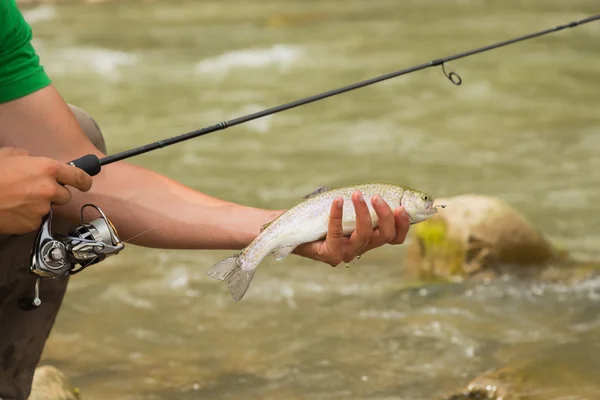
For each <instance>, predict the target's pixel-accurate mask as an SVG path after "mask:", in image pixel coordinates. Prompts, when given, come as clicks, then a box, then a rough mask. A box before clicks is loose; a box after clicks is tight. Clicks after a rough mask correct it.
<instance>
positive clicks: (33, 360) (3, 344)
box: [0, 106, 106, 400]
mask: <svg viewBox="0 0 600 400" xmlns="http://www.w3.org/2000/svg"><path fill="white" fill-rule="evenodd" d="M70 107H71V110H72V111H73V112H74V113H75V116H76V118H77V120H78V122H79V124H80V126H81V127H82V128H83V130H84V132H85V133H86V135H87V136H88V137H89V138H90V140H91V141H92V143H94V145H95V146H96V147H97V148H98V149H99V150H100V151H102V152H104V153H106V145H105V143H104V138H103V136H102V133H101V131H100V128H99V127H98V125H97V124H96V122H95V121H94V120H93V119H92V118H91V117H90V116H89V115H88V114H87V113H85V112H84V111H82V110H80V109H78V108H76V107H74V106H70ZM52 226H53V232H66V231H68V230H70V229H71V228H73V226H70V225H68V224H67V223H66V222H65V221H61V220H60V219H58V218H54V220H53V224H52ZM36 234H37V232H33V233H30V234H27V235H22V236H0V400H26V399H27V398H28V397H29V393H30V391H31V383H32V380H33V373H34V371H35V368H36V366H37V364H38V362H39V360H40V356H41V354H42V350H43V349H44V344H45V342H46V339H47V338H48V335H49V334H50V330H51V329H52V325H53V324H54V321H55V319H56V315H57V313H58V310H59V308H60V305H61V302H62V299H63V296H64V294H65V291H66V289H67V283H68V278H67V277H63V278H57V279H52V280H50V279H46V280H43V281H42V282H41V284H40V298H41V300H42V304H41V306H40V307H39V308H37V309H32V310H29V311H25V310H23V309H21V308H20V307H19V305H18V302H19V300H20V299H31V298H32V296H33V289H34V283H35V276H34V275H33V274H31V273H30V272H29V271H28V267H29V263H30V254H31V250H32V248H33V243H34V240H35V237H36Z"/></svg>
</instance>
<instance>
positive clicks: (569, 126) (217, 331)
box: [23, 0, 600, 400]
mask: <svg viewBox="0 0 600 400" xmlns="http://www.w3.org/2000/svg"><path fill="white" fill-rule="evenodd" d="M23 9H24V11H25V13H26V17H27V19H28V20H29V21H30V22H31V24H32V27H33V29H34V35H35V45H36V48H37V49H38V51H39V53H40V55H41V58H42V62H43V64H44V65H45V67H46V69H47V71H48V73H49V74H50V75H51V77H52V79H53V80H54V82H55V84H56V86H57V87H58V88H59V90H60V91H61V93H62V95H63V96H64V97H65V99H66V100H67V101H68V102H70V103H73V104H76V105H78V106H79V107H82V108H84V109H86V110H87V111H88V112H90V113H91V114H92V115H93V116H94V117H95V118H96V120H97V121H98V122H99V124H100V126H101V127H102V129H103V132H104V135H105V137H106V139H107V143H108V148H109V152H110V153H115V152H118V151H122V150H126V149H129V148H131V147H135V146H139V145H142V144H145V143H148V142H151V141H155V140H158V139H162V138H165V137H170V136H175V135H178V134H180V133H185V132H188V131H191V130H195V129H198V128H201V127H204V126H208V125H212V124H214V123H217V122H219V121H221V120H224V119H229V118H233V117H237V116H241V115H244V114H247V113H250V112H253V111H257V110H259V109H262V108H267V107H270V106H274V105H277V104H280V103H284V102H288V101H291V100H295V99H298V98H301V97H304V96H308V95H311V94H315V93H319V92H322V91H325V90H328V89H333V88H336V87H339V86H342V85H345V84H349V83H352V82H355V81H358V80H362V79H367V78H370V77H373V76H377V75H380V74H383V73H387V72H391V71H394V70H398V69H402V68H406V67H409V66H411V65H414V64H420V63H422V62H426V61H429V60H432V59H435V58H440V57H444V56H448V55H451V54H454V53H457V52H460V51H464V50H468V49H471V48H474V47H479V46H482V45H487V44H490V43H493V42H497V41H500V40H504V39H508V38H511V37H514V36H518V35H522V34H526V33H529V32H533V31H537V30H542V29H546V28H549V27H552V26H555V25H558V24H562V23H565V22H569V21H572V20H575V19H579V18H584V17H586V16H588V15H591V14H594V13H597V12H598V7H597V2H595V1H591V0H586V1H584V0H571V1H568V2H567V1H564V0H544V1H542V0H529V1H517V0H505V1H502V2H500V1H484V0H480V1H475V0H449V1H441V0H437V1H436V0H405V1H402V2H400V1H393V0H373V1H357V0H344V1H341V0H319V1H315V0H312V1H307V0H287V1H282V0H264V1H260V2H259V1H255V2H243V1H239V0H218V1H217V0H208V1H189V0H188V1H183V0H182V1H161V2H141V1H119V2H108V3H94V4H80V3H78V2H77V3H65V4H57V5H40V6H27V7H25V6H24V7H23ZM599 41H600V23H592V24H588V25H585V26H582V27H579V28H577V29H568V30H564V31H561V32H559V33H556V34H552V35H548V36H544V37H542V38H537V39H534V40H530V41H526V42H521V43H518V44H515V45H512V46H509V47H505V48H502V49H497V50H493V51H490V52H486V53H483V54H479V55H476V56H473V57H469V58H466V59H462V60H458V61H454V62H451V63H449V64H448V65H447V68H448V69H449V70H452V71H454V72H456V73H458V74H459V75H460V77H461V78H462V80H463V83H462V85H461V86H455V85H453V84H452V83H451V82H449V81H448V80H447V79H446V77H445V76H444V74H443V72H442V70H441V68H439V67H438V68H429V69H426V70H424V71H419V72H415V73H412V74H409V75H406V76H402V77H399V78H396V79H393V80H390V81H387V82H384V83H381V84H377V85H374V86H370V87H367V88H363V89H360V90H356V91H353V92H351V93H346V94H344V95H341V96H337V97H334V98H330V99H327V100H324V101H321V102H318V103H313V104H311V105H307V106H304V107H300V108H296V109H293V110H289V111H286V112H283V113H279V114H277V115H274V116H271V117H266V118H263V119H259V120H256V121H253V122H251V123H248V124H244V125H241V126H237V127H233V128H230V129H227V130H225V131H221V132H218V133H213V134H211V135H208V136H204V137H202V138H198V139H195V140H193V141H189V142H187V143H185V144H180V145H175V146H171V147H168V148H165V149H162V150H160V151H155V152H152V153H149V154H146V155H142V156H139V157H137V158H135V159H132V160H131V162H132V163H135V164H137V165H142V166H145V167H147V168H150V169H152V170H154V171H157V172H160V173H162V174H164V175H166V176H169V177H171V178H174V179H176V180H178V181H180V182H182V183H184V184H186V185H189V186H191V187H193V188H196V189H198V190H201V191H203V192H206V193H209V194H211V195H214V196H219V197H221V198H224V199H227V200H233V201H236V202H239V203H243V204H247V205H252V206H258V207H266V208H285V207H289V206H291V205H293V204H295V203H296V202H298V201H299V200H300V199H301V197H302V196H303V195H305V194H307V193H309V192H311V191H312V190H314V189H315V188H316V187H318V186H321V185H343V184H348V183H358V182H367V181H388V182H396V183H401V184H406V185H409V186H413V187H417V188H419V189H422V190H425V191H428V192H430V193H432V194H434V195H435V196H437V197H440V196H453V195H459V194H464V193H479V194H487V195H493V196H498V197H500V198H502V199H504V200H506V201H508V202H510V204H512V205H513V206H514V207H516V208H517V209H518V210H519V211H521V212H523V213H524V214H525V215H526V216H527V217H528V218H530V219H531V220H532V221H533V223H534V224H536V225H537V226H538V227H540V228H541V229H542V230H543V231H544V232H545V233H546V234H548V235H549V236H550V237H551V238H552V240H554V241H556V242H558V243H560V244H562V245H563V246H565V247H566V248H567V249H568V250H569V251H571V252H572V254H573V255H575V256H577V257H579V258H581V259H599V258H600V252H599V251H598V249H599V248H600V213H598V208H597V207H598V204H600V190H599V187H600V174H599V173H598V171H599V170H600V154H599V152H598V148H599V146H600V113H599V112H598V110H599V104H600V91H599V90H598V87H599V86H600V57H599V52H598V50H599V49H600V44H599ZM404 254H405V247H403V246H394V247H392V246H389V247H386V248H382V249H378V250H377V251H373V252H371V253H369V254H368V255H366V256H364V257H362V259H361V260H357V261H356V262H353V263H352V264H351V267H350V268H344V267H343V266H341V267H340V268H336V269H332V268H330V267H328V266H327V265H325V264H318V263H314V262H311V261H309V260H306V259H301V258H299V257H295V256H294V257H290V258H287V259H285V260H284V261H281V262H275V261H274V260H267V261H265V263H264V264H263V265H262V266H261V268H260V271H259V272H258V273H257V275H256V276H255V279H254V281H253V283H252V286H251V288H250V290H249V292H248V294H247V295H246V297H245V298H244V299H243V301H241V302H239V303H235V302H233V300H232V299H231V298H230V297H229V293H228V292H227V290H226V287H225V286H224V285H222V284H221V283H220V282H217V281H214V280H211V279H209V278H208V277H206V275H205V271H206V268H207V267H208V266H210V265H211V264H212V263H214V262H216V261H218V260H220V259H222V258H224V257H225V256H227V255H229V252H226V251H163V250H149V249H143V248H136V247H133V246H128V248H127V249H126V250H125V251H123V252H122V253H121V254H120V255H119V256H117V257H113V258H112V259H109V260H107V261H105V262H104V263H102V264H100V265H98V266H96V267H94V268H90V269H89V270H87V271H86V272H84V273H82V274H81V275H77V276H76V277H74V278H73V279H72V280H71V284H70V288H69V291H68V293H67V296H66V299H65V303H64V307H63V308H62V311H61V313H60V314H59V317H58V320H57V323H56V325H55V328H54V330H53V331H52V333H51V335H50V338H49V340H48V343H47V347H46V349H45V352H44V356H43V362H44V363H51V364H53V365H56V366H58V367H60V368H61V369H62V370H63V371H65V372H66V373H67V374H68V376H69V378H70V379H71V380H72V381H73V383H74V384H75V385H76V386H78V387H79V388H80V389H81V391H82V394H83V396H84V399H85V400H99V399H108V398H111V399H126V400H154V399H157V400H158V399H160V400H163V399H164V400H171V399H173V400H174V399H178V400H179V399H183V400H185V399H262V400H275V399H276V400H292V399H294V400H295V399H311V400H320V399H369V400H376V399H377V400H381V399H386V400H395V399H397V400H400V399H401V400H427V399H436V398H440V397H441V396H444V395H445V394H447V393H448V392H452V391H454V390H456V389H459V388H461V387H463V386H464V385H465V384H466V383H467V382H468V381H469V380H471V379H472V378H474V377H475V376H477V375H479V374H481V373H483V372H484V371H486V370H488V369H490V368H496V367H501V366H503V365H505V364H506V363H508V362H510V360H512V359H513V358H514V357H517V356H519V355H522V354H524V353H525V352H528V351H531V352H533V353H535V351H545V352H552V351H553V350H552V349H553V347H554V346H556V345H558V344H561V343H565V342H574V343H576V346H580V348H582V349H585V348H586V347H587V346H592V345H595V344H597V340H598V339H597V338H598V337H600V316H599V315H598V312H597V310H598V309H599V307H600V281H597V280H591V281H587V282H583V283H580V284H577V285H574V286H566V285H558V284H556V285H546V284H536V283H531V282H518V281H514V280H512V279H502V280H499V281H496V282H491V283H478V284H475V283H462V284H451V285H433V284H431V283H420V282H415V281H411V280H409V279H407V278H406V276H405V273H404V272H403V256H404ZM550 354H551V353H550ZM589 374H590V375H589V376H590V377H592V376H594V375H595V374H596V375H597V376H600V373H598V370H597V369H596V370H591V371H589ZM599 381H600V380H599ZM542 389H544V390H545V391H546V393H553V395H548V394H547V395H545V396H544V397H539V398H540V399H541V398H544V399H546V400H548V399H559V398H560V399H567V398H569V399H580V397H577V387H576V386H573V385H572V384H571V383H570V381H569V379H568V377H565V379H562V380H561V379H556V380H554V381H551V382H547V383H546V387H544V388H542ZM597 389H598V392H597V393H600V383H598V386H597ZM565 393H570V394H572V395H573V397H567V395H566V394H565ZM561 396H562V397H561ZM532 398H533V397H532Z"/></svg>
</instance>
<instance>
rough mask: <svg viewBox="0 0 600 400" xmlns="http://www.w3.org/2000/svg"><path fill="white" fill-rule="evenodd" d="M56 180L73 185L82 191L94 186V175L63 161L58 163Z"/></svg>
mask: <svg viewBox="0 0 600 400" xmlns="http://www.w3.org/2000/svg"><path fill="white" fill-rule="evenodd" d="M56 180H57V181H58V182H59V183H62V184H63V185H69V186H73V187H74V188H77V189H79V190H80V191H82V192H87V191H88V190H90V188H91V187H92V177H91V176H89V175H88V174H87V173H85V171H84V170H82V169H80V168H77V167H73V166H71V165H68V164H63V163H58V165H57V170H56Z"/></svg>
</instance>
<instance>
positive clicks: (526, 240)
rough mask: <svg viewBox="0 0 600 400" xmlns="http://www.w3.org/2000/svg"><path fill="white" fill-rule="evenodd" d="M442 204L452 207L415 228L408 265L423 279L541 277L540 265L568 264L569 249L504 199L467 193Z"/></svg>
mask: <svg viewBox="0 0 600 400" xmlns="http://www.w3.org/2000/svg"><path fill="white" fill-rule="evenodd" d="M436 203H438V204H446V208H444V209H440V211H439V212H438V214H436V215H435V216H434V217H433V218H431V219H429V220H428V221H425V222H422V223H420V224H416V225H414V226H413V227H411V230H410V235H411V239H412V241H411V243H410V244H409V245H408V249H407V259H406V262H405V265H406V268H407V269H408V270H409V272H411V273H413V274H416V275H418V276H419V277H420V278H443V279H450V280H460V279H463V278H465V277H473V276H477V277H494V276H496V275H497V274H498V272H505V271H508V270H511V271H513V272H514V270H517V271H519V272H523V273H525V272H527V273H539V272H540V269H539V267H543V266H548V265H557V264H560V263H568V257H567V254H566V252H565V251H563V250H561V249H559V248H557V247H556V246H555V245H553V244H552V243H551V242H550V241H549V240H548V239H547V238H546V236H545V235H544V234H543V233H542V232H541V231H540V230H539V229H538V228H536V227H535V226H534V225H533V224H532V223H531V222H530V221H529V220H527V218H526V217H525V216H524V215H523V214H521V213H519V212H518V211H517V210H515V209H514V208H513V207H511V206H510V205H509V204H508V203H506V202H504V201H503V200H501V199H499V198H495V197H490V196H483V195H476V194H466V195H461V196H456V197H450V198H442V199H439V200H437V202H436Z"/></svg>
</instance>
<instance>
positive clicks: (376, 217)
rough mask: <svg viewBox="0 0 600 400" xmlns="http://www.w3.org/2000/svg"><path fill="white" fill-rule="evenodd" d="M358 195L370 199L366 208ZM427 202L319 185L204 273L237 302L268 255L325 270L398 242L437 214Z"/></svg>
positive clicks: (398, 191)
mask: <svg viewBox="0 0 600 400" xmlns="http://www.w3.org/2000/svg"><path fill="white" fill-rule="evenodd" d="M363 195H366V196H367V197H368V198H370V199H371V204H368V203H367V202H366V201H365V199H364V198H363ZM433 202H434V199H433V197H432V196H430V195H429V194H427V193H424V192H421V191H418V190H415V189H411V188H409V187H406V186H400V185H393V184H363V185H354V186H345V187H341V188H337V189H332V188H329V187H324V186H322V187H320V188H318V189H317V190H315V191H314V192H312V193H311V194H309V195H307V196H304V201H302V202H301V203H299V204H297V205H296V206H294V207H292V208H290V209H289V210H286V211H285V212H283V213H281V214H279V216H277V217H276V218H275V219H274V220H273V221H271V222H269V223H266V224H265V225H263V227H262V229H261V231H260V234H259V235H258V236H257V237H256V238H255V239H254V240H253V241H252V243H250V244H249V245H248V246H246V247H245V248H244V249H243V250H242V251H240V252H239V253H237V254H234V255H232V256H230V257H227V258H226V259H224V260H222V261H220V262H218V263H216V264H214V265H213V266H211V267H210V268H209V269H208V270H207V272H206V273H207V275H208V276H210V277H211V278H213V279H218V280H221V281H225V282H226V283H227V286H228V288H229V292H230V293H231V296H232V297H233V299H234V300H236V301H238V300H240V299H241V298H242V297H244V294H245V293H246V291H247V290H248V287H249V286H250V282H251V281H252V278H253V277H254V273H255V272H256V269H257V268H258V266H259V264H260V263H261V262H262V261H263V260H264V259H265V257H267V256H268V255H270V254H273V255H274V256H275V260H277V261H279V260H282V259H284V258H285V257H287V256H288V255H290V254H292V253H296V254H298V255H302V256H305V257H308V258H312V259H315V260H319V261H323V262H325V263H328V264H329V265H331V266H336V265H338V264H339V263H340V262H350V261H351V260H352V259H354V258H355V257H357V256H359V255H361V254H364V253H365V252H367V251H369V250H371V249H374V248H376V247H379V246H381V245H383V244H385V243H394V244H400V243H403V242H404V239H405V238H406V234H407V233H408V228H409V225H410V224H416V223H419V222H421V221H425V220H426V219H428V218H430V217H431V216H433V215H434V214H435V213H436V212H437V206H434V205H433ZM441 207H444V206H441ZM392 208H394V209H395V211H392Z"/></svg>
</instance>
